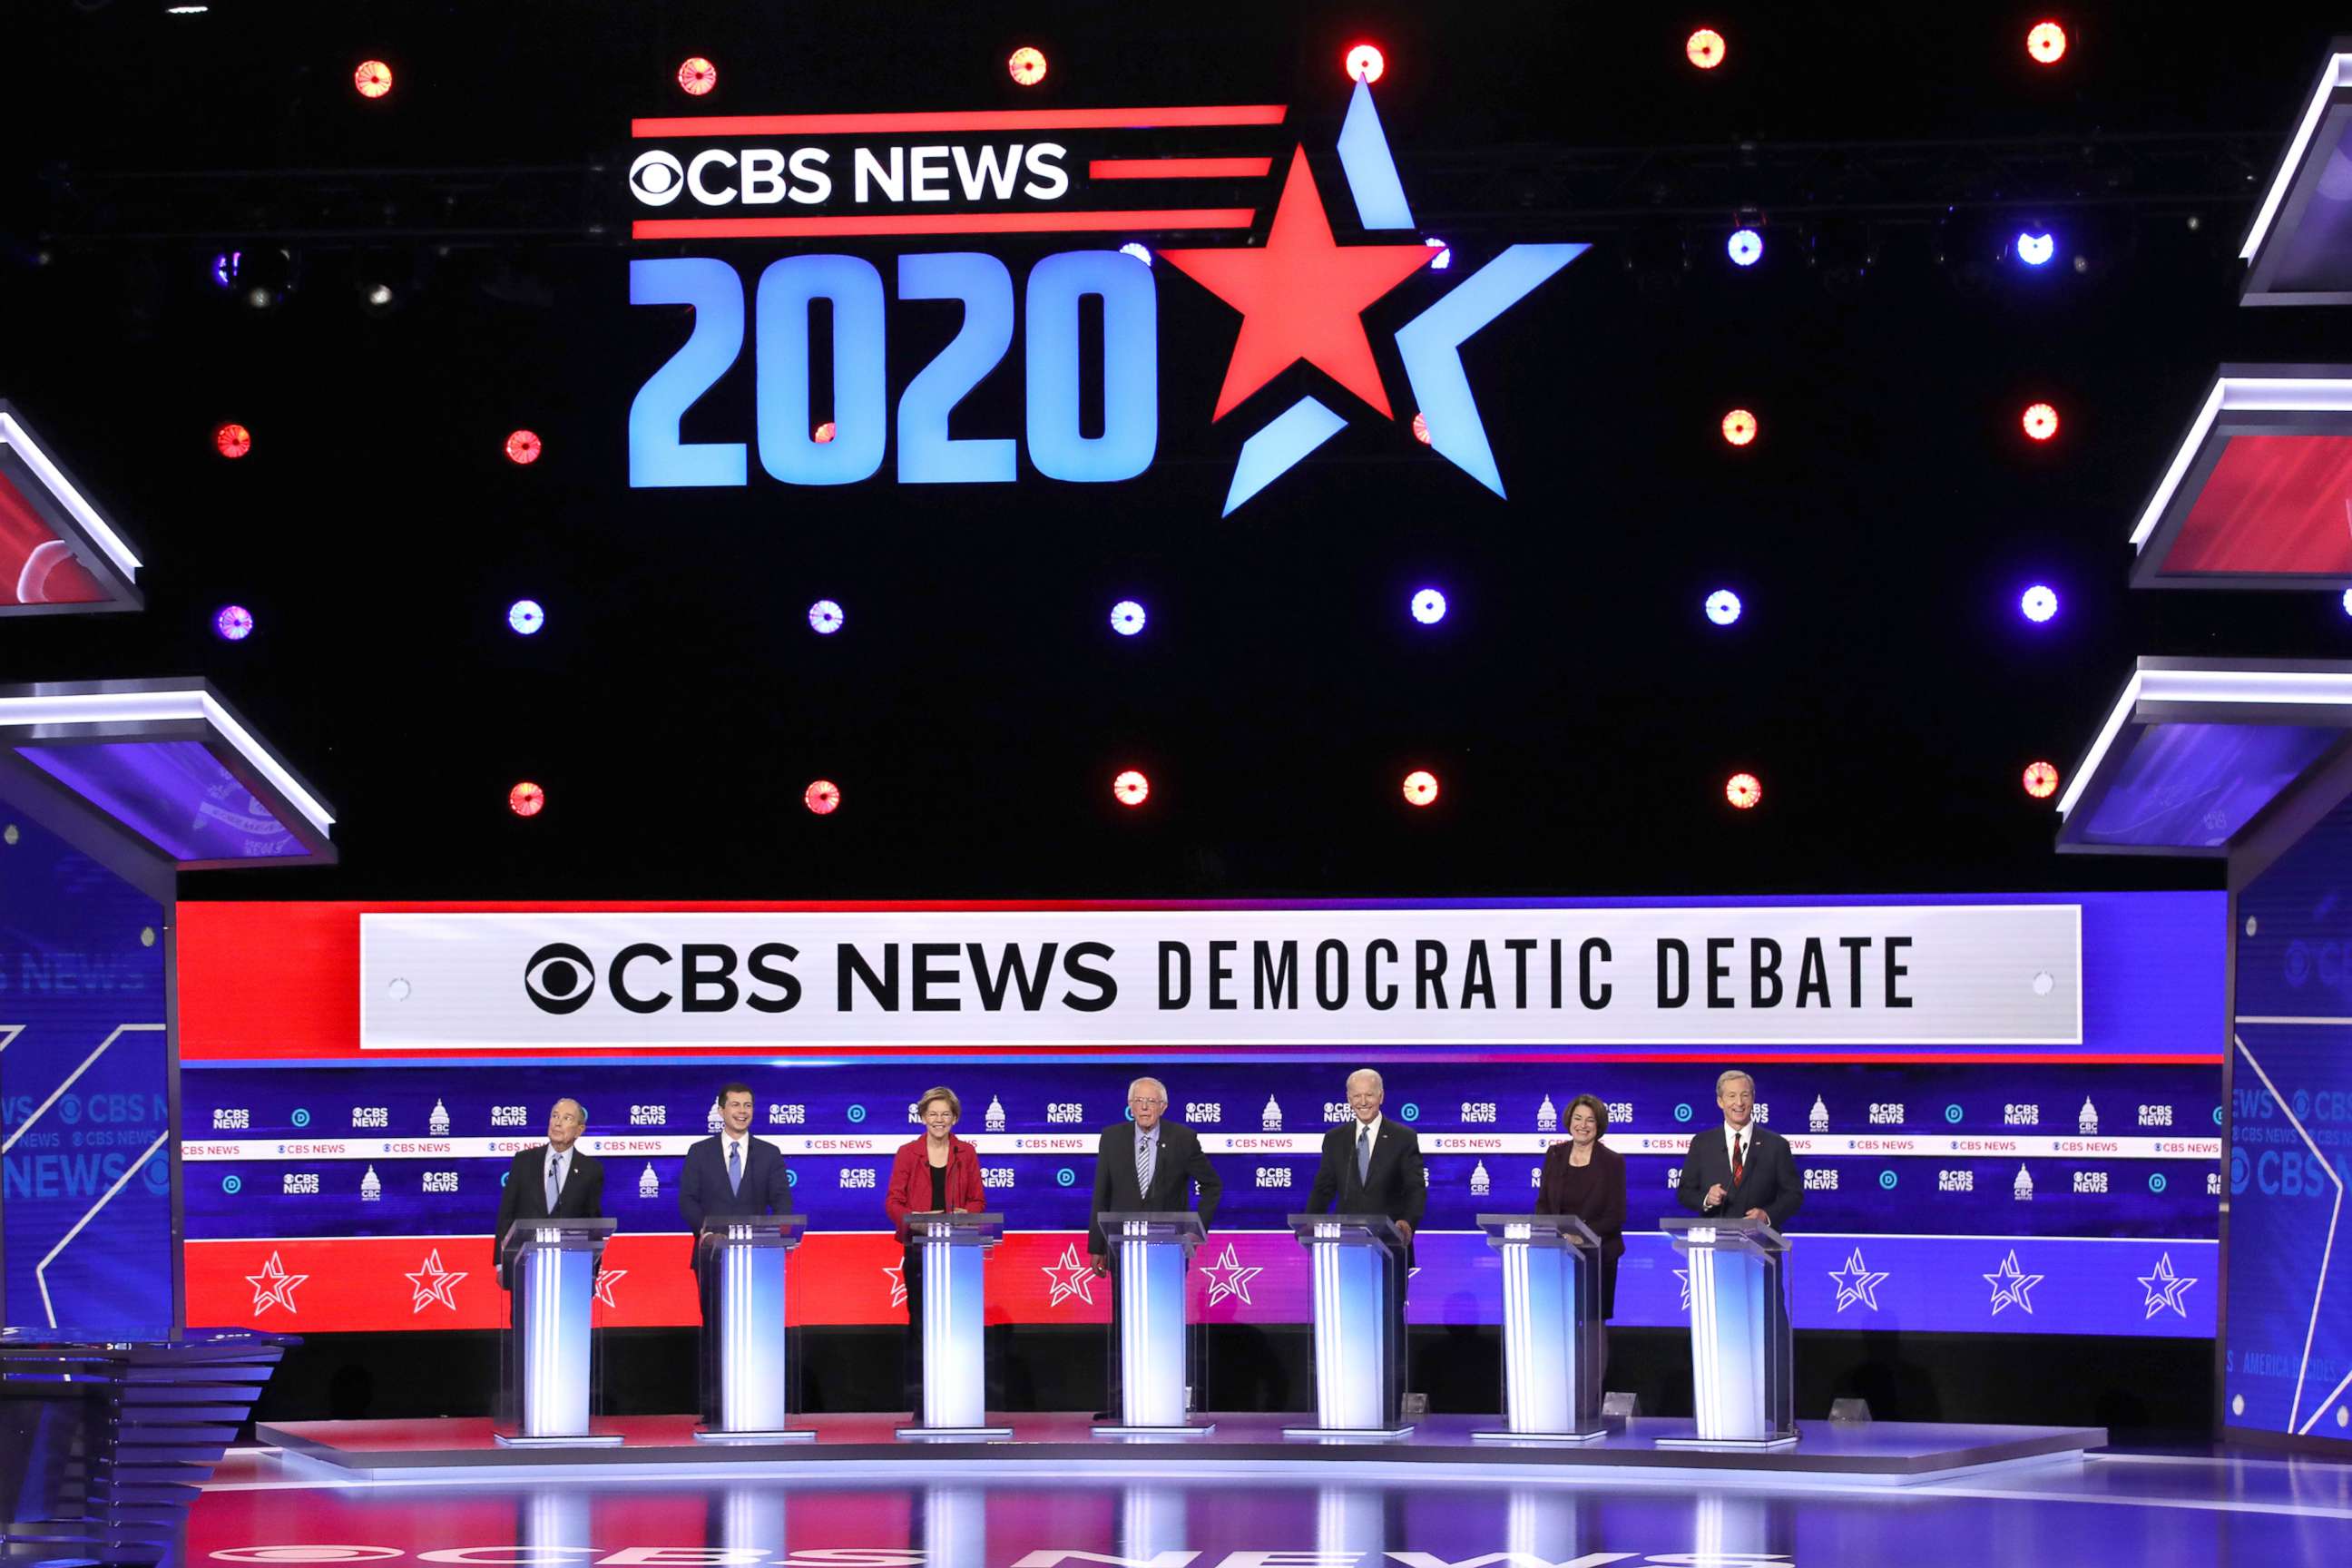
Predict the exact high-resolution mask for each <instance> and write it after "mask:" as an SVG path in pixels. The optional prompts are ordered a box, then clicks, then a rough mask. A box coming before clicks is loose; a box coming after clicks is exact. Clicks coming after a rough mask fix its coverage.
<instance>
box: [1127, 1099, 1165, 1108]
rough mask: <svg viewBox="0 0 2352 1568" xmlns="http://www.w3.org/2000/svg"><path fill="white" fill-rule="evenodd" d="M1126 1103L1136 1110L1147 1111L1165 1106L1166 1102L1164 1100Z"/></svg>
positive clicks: (1130, 1101)
mask: <svg viewBox="0 0 2352 1568" xmlns="http://www.w3.org/2000/svg"><path fill="white" fill-rule="evenodd" d="M1128 1103H1129V1105H1132V1106H1133V1107H1135V1108H1136V1109H1137V1110H1150V1108H1151V1107H1153V1106H1155V1105H1165V1104H1167V1103H1168V1102H1167V1101H1166V1100H1129V1101H1128Z"/></svg>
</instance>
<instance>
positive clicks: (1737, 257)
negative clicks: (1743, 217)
mask: <svg viewBox="0 0 2352 1568" xmlns="http://www.w3.org/2000/svg"><path fill="white" fill-rule="evenodd" d="M1723 252H1724V254H1725V255H1727V256H1728V257H1730V258H1731V264H1732V265H1733V266H1734V267H1753V266H1755V265H1756V264H1757V263H1758V262H1759V261H1761V260H1763V259H1764V237H1763V236H1762V235H1760V234H1759V233H1757V232H1756V231H1755V230H1754V229H1752V228H1736V229H1734V230H1732V231H1731V237H1730V238H1729V239H1727V240H1726V241H1724V243H1723Z"/></svg>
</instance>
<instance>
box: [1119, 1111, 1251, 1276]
mask: <svg viewBox="0 0 2352 1568" xmlns="http://www.w3.org/2000/svg"><path fill="white" fill-rule="evenodd" d="M1194 1182H1198V1183H1200V1184H1201V1226H1202V1229H1204V1230H1205V1229H1206V1228H1208V1226H1209V1224H1210V1222H1211V1221H1213V1220H1214V1219H1215V1218H1216V1217H1217V1199H1218V1198H1219V1197H1220V1196H1222V1195H1223V1193H1224V1190H1225V1184H1224V1183H1223V1182H1222V1181H1220V1180H1218V1179H1217V1172H1216V1168H1215V1167H1214V1166H1213V1165H1211V1164H1210V1163H1209V1156H1208V1155H1207V1154H1205V1153H1203V1152H1202V1150H1201V1135H1200V1134H1199V1133H1197V1132H1195V1131H1192V1129H1191V1128H1189V1127H1180V1126H1178V1125H1177V1124H1176V1123H1175V1122H1173V1121H1167V1120H1165V1119H1162V1121H1160V1158H1159V1159H1158V1161H1157V1162H1155V1163H1153V1165H1152V1167H1151V1190H1150V1192H1148V1193H1142V1192H1138V1191H1137V1190H1136V1182H1135V1123H1134V1122H1132V1121H1122V1122H1119V1123H1118V1124H1117V1125H1116V1126H1112V1127H1106V1128H1104V1129H1103V1135H1102V1142H1101V1143H1100V1144H1099V1145H1098V1146H1097V1148H1096V1150H1095V1203H1094V1207H1093V1208H1092V1209H1091V1210H1089V1211H1088V1212H1087V1249H1088V1250H1089V1251H1091V1252H1092V1253H1093V1254H1094V1255H1095V1256H1096V1257H1097V1258H1101V1257H1105V1256H1107V1255H1108V1252H1109V1244H1108V1242H1106V1241H1104V1240H1103V1233H1102V1231H1101V1230H1100V1229H1099V1228H1098V1227H1097V1225H1098V1222H1099V1220H1100V1219H1101V1217H1102V1216H1103V1215H1106V1214H1131V1213H1134V1212H1136V1211H1139V1210H1150V1209H1188V1208H1191V1207H1192V1184H1193V1183H1194Z"/></svg>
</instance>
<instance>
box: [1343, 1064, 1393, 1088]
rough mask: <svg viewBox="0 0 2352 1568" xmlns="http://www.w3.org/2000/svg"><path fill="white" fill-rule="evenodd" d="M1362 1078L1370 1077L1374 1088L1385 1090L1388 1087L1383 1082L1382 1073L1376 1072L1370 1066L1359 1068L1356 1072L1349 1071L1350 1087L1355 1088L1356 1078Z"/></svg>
mask: <svg viewBox="0 0 2352 1568" xmlns="http://www.w3.org/2000/svg"><path fill="white" fill-rule="evenodd" d="M1360 1078H1368V1079H1371V1080H1372V1087H1373V1088H1374V1089H1383V1090H1384V1089H1386V1088H1387V1087H1388V1086H1387V1085H1385V1084H1383V1083H1381V1075H1380V1074H1379V1073H1377V1072H1374V1071H1373V1070H1372V1069H1371V1068H1357V1069H1356V1070H1355V1071H1354V1072H1351V1073H1349V1075H1348V1087H1349V1088H1350V1089H1353V1088H1354V1087H1355V1086H1356V1080H1357V1079H1360Z"/></svg>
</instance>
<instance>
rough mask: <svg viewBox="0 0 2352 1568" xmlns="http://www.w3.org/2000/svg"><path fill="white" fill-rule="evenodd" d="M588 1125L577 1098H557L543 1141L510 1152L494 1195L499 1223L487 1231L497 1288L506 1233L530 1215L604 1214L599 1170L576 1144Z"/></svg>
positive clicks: (503, 1284) (502, 1284) (503, 1285)
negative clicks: (503, 1179) (510, 1159)
mask: <svg viewBox="0 0 2352 1568" xmlns="http://www.w3.org/2000/svg"><path fill="white" fill-rule="evenodd" d="M587 1125H588V1112H587V1111H586V1110H585V1109H583V1107H582V1106H581V1103H580V1102H579V1101H578V1100H570V1099H565V1100H557V1101H556V1102H555V1104H554V1105H553V1106H552V1107H551V1108H550V1109H549V1110H548V1113H547V1142H544V1143H534V1144H532V1145H531V1146H530V1148H528V1149H521V1150H518V1151H516V1152H515V1157H514V1163H512V1164H510V1165H509V1166H508V1167H507V1182H506V1189H505V1190H504V1191H503V1192H501V1193H500V1194H499V1222H498V1226H497V1228H496V1229H494V1230H493V1231H492V1232H491V1234H490V1257H491V1259H492V1261H493V1262H494V1263H495V1264H496V1265H497V1267H498V1271H499V1289H501V1290H503V1289H508V1285H507V1275H506V1266H505V1261H504V1259H503V1258H500V1256H499V1253H500V1249H501V1248H503V1247H505V1246H506V1241H507V1232H508V1231H509V1230H511V1229H513V1228H514V1226H515V1225H516V1223H517V1222H518V1221H520V1220H529V1219H601V1218H603V1217H604V1167H603V1166H602V1165H600V1164H598V1163H596V1160H595V1158H594V1157H593V1155H591V1154H589V1153H587V1152H585V1151H583V1150H581V1149H579V1148H577V1147H575V1145H576V1144H577V1143H578V1142H579V1139H580V1133H581V1131H582V1130H583V1129H584V1128H585V1127H586V1126H587Z"/></svg>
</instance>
